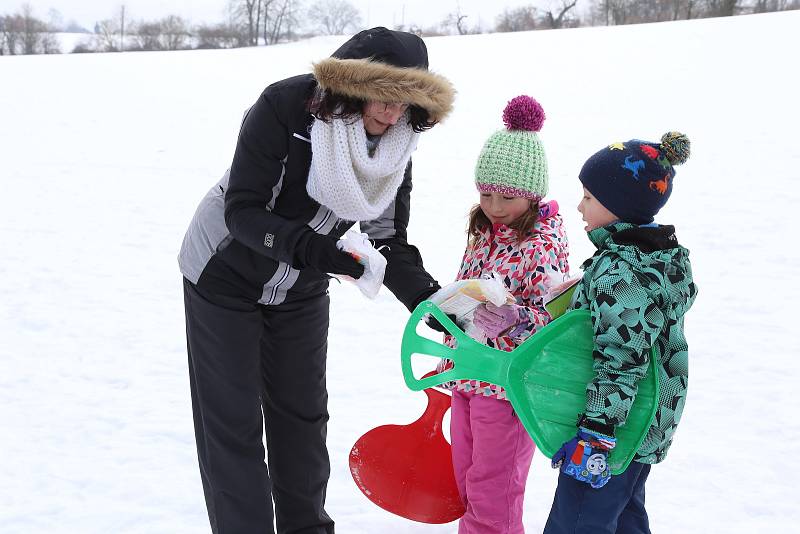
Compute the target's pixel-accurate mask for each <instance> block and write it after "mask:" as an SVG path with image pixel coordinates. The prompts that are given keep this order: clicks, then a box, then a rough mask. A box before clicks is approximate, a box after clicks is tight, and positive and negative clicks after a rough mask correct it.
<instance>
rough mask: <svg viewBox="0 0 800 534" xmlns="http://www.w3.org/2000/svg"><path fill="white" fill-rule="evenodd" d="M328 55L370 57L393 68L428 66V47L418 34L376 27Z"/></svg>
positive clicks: (361, 32) (347, 57) (422, 67)
mask: <svg viewBox="0 0 800 534" xmlns="http://www.w3.org/2000/svg"><path fill="white" fill-rule="evenodd" d="M331 57H335V58H337V59H370V60H372V61H380V62H381V63H386V64H388V65H394V66H395V67H412V68H417V69H427V68H428V49H427V47H426V46H425V41H423V40H422V39H421V38H420V37H419V36H418V35H415V34H413V33H408V32H400V31H394V30H389V29H386V28H384V27H383V26H378V27H377V28H370V29H369V30H363V31H360V32H358V33H357V34H355V35H354V36H353V37H351V38H350V39H349V40H348V41H347V42H346V43H344V44H343V45H342V46H340V47H339V49H338V50H336V52H334V53H333V54H332V55H331Z"/></svg>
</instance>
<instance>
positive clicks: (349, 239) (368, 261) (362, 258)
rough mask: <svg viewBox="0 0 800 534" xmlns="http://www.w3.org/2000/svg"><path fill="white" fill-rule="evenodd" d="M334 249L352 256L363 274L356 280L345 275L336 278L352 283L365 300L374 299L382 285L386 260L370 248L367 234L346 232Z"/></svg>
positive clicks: (352, 231) (370, 244)
mask: <svg viewBox="0 0 800 534" xmlns="http://www.w3.org/2000/svg"><path fill="white" fill-rule="evenodd" d="M336 247H337V248H338V249H339V250H341V251H344V252H347V253H348V254H350V255H351V256H353V257H354V258H355V259H356V261H358V263H360V264H361V265H363V266H364V274H363V275H361V277H360V278H359V279H358V280H355V279H353V278H351V277H350V276H346V275H336V277H337V278H339V279H342V280H347V281H348V282H353V283H354V284H355V285H356V286H357V287H358V289H360V290H361V292H362V293H363V294H364V295H366V296H367V298H371V299H374V298H375V296H376V295H377V294H378V291H379V290H380V288H381V285H383V275H384V274H385V273H386V258H385V257H384V256H383V254H381V253H380V252H378V251H377V250H376V249H375V247H373V246H372V243H370V241H369V236H367V234H362V233H361V232H357V231H355V230H348V231H347V233H346V234H345V235H344V236H343V237H342V239H340V240H339V241H337V242H336Z"/></svg>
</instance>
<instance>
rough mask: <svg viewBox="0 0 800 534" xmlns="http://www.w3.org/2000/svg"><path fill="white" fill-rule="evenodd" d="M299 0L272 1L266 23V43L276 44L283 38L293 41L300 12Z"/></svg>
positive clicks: (267, 10) (267, 12) (268, 7)
mask: <svg viewBox="0 0 800 534" xmlns="http://www.w3.org/2000/svg"><path fill="white" fill-rule="evenodd" d="M300 7H301V6H300V2H299V0H271V1H270V3H269V5H268V6H267V9H266V11H265V13H266V15H265V16H266V17H267V18H266V19H265V21H264V43H265V44H275V43H277V42H279V41H280V40H281V39H282V38H284V37H285V38H287V39H291V38H292V32H293V28H296V27H297V16H298V14H299V12H300Z"/></svg>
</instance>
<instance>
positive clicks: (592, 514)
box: [544, 462, 650, 534]
mask: <svg viewBox="0 0 800 534" xmlns="http://www.w3.org/2000/svg"><path fill="white" fill-rule="evenodd" d="M648 474H650V465H649V464H640V463H638V462H631V465H630V466H628V469H626V470H625V472H624V473H622V474H621V475H614V476H612V477H611V480H610V481H609V482H608V484H606V485H605V486H603V487H602V488H599V489H595V488H592V487H591V486H590V485H589V484H587V483H586V482H578V481H577V480H575V479H574V478H572V477H571V476H568V475H565V474H564V473H560V474H559V476H558V486H557V487H556V494H555V498H554V499H553V507H552V508H551V509H550V517H548V518H547V524H546V525H545V527H544V534H650V526H649V524H648V521H647V511H646V510H645V509H644V484H645V482H646V481H647V475H648Z"/></svg>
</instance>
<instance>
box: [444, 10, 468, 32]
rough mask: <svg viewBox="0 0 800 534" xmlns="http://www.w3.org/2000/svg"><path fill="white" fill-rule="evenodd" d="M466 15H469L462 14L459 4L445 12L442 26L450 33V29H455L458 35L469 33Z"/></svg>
mask: <svg viewBox="0 0 800 534" xmlns="http://www.w3.org/2000/svg"><path fill="white" fill-rule="evenodd" d="M467 17H469V15H465V14H463V13H462V12H461V7H460V6H459V7H457V8H456V10H455V11H452V12H450V13H448V14H447V16H446V17H445V18H444V20H443V21H442V28H443V29H444V30H445V31H446V32H448V33H451V32H452V30H453V29H455V30H456V31H457V32H458V35H466V34H468V33H470V32H469V29H468V28H467Z"/></svg>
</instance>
